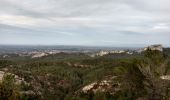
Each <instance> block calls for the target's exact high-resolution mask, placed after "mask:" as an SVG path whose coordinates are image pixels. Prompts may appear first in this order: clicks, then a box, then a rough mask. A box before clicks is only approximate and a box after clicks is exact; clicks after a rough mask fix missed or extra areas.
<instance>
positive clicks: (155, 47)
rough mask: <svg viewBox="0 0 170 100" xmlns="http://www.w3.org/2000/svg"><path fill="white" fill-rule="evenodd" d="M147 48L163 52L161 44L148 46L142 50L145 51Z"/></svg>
mask: <svg viewBox="0 0 170 100" xmlns="http://www.w3.org/2000/svg"><path fill="white" fill-rule="evenodd" d="M148 48H149V49H151V50H158V51H163V46H162V45H161V44H156V45H151V46H148V47H147V48H144V50H147V49H148Z"/></svg>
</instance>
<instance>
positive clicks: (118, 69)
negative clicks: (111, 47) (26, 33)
mask: <svg viewBox="0 0 170 100" xmlns="http://www.w3.org/2000/svg"><path fill="white" fill-rule="evenodd" d="M169 56H170V49H164V52H160V51H152V50H149V49H148V50H147V51H145V52H142V53H140V54H133V55H127V54H112V55H111V54H109V55H105V56H102V57H94V58H92V57H89V56H87V55H85V54H81V53H76V54H66V53H61V54H56V55H49V56H46V57H42V58H34V59H31V58H29V57H18V56H13V57H10V58H6V59H3V58H1V60H0V70H1V71H4V72H5V75H4V77H3V79H2V81H1V82H0V100H170V90H169V89H170V79H169V80H168V79H161V78H160V77H161V76H166V75H170V58H169ZM7 73H11V74H7ZM14 75H18V76H19V77H21V78H23V79H24V81H25V82H22V83H21V84H19V85H18V84H16V83H15V81H16V80H15V78H14ZM111 77H114V78H111ZM102 80H109V81H111V84H110V85H111V88H109V89H105V91H100V89H99V90H98V91H95V92H94V91H92V90H89V91H87V92H83V91H82V88H83V87H84V86H86V85H89V84H91V83H93V82H101V81H102ZM23 91H27V92H23Z"/></svg>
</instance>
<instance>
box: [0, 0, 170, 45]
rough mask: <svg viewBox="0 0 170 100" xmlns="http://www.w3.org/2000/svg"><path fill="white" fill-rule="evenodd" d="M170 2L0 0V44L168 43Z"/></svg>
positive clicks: (165, 0) (166, 0)
mask: <svg viewBox="0 0 170 100" xmlns="http://www.w3.org/2000/svg"><path fill="white" fill-rule="evenodd" d="M169 4H170V0H0V44H3V45H4V44H5V45H6V44H7V45H12V44H15V45H82V46H119V47H121V46H132V47H133V46H145V45H151V44H162V45H164V46H169V47H170V42H169V40H170V6H169Z"/></svg>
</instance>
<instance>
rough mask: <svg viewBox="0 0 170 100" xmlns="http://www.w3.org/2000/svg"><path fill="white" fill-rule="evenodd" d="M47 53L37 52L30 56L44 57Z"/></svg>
mask: <svg viewBox="0 0 170 100" xmlns="http://www.w3.org/2000/svg"><path fill="white" fill-rule="evenodd" d="M47 55H48V54H46V53H44V52H43V53H37V54H35V55H33V56H32V58H40V57H44V56H47Z"/></svg>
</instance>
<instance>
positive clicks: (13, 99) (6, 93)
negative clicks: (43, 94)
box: [0, 74, 19, 100]
mask: <svg viewBox="0 0 170 100" xmlns="http://www.w3.org/2000/svg"><path fill="white" fill-rule="evenodd" d="M18 99H19V92H18V90H17V85H16V84H15V78H14V75H11V74H5V75H4V77H3V79H2V81H1V82H0V100H18Z"/></svg>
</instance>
